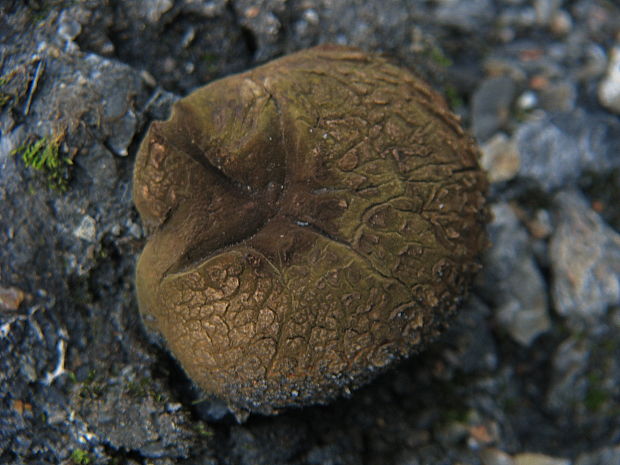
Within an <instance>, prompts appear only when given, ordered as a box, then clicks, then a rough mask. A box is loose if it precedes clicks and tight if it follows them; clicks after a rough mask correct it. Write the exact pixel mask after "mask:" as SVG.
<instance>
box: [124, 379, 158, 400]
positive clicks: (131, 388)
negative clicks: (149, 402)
mask: <svg viewBox="0 0 620 465" xmlns="http://www.w3.org/2000/svg"><path fill="white" fill-rule="evenodd" d="M127 392H128V393H129V395H130V396H132V397H135V398H137V399H142V398H145V397H151V398H152V399H153V400H154V401H155V402H157V403H160V404H161V403H163V402H165V401H166V398H165V396H164V395H163V394H161V393H159V392H157V391H156V390H155V387H154V386H153V381H152V380H151V379H149V378H146V377H145V378H142V379H140V380H139V381H131V382H129V383H127Z"/></svg>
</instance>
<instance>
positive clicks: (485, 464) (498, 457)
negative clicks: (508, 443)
mask: <svg viewBox="0 0 620 465" xmlns="http://www.w3.org/2000/svg"><path fill="white" fill-rule="evenodd" d="M480 459H481V460H482V465H514V461H513V460H512V457H511V456H510V455H508V454H507V453H506V452H504V451H502V450H499V449H496V448H493V447H489V448H486V449H483V450H482V451H480Z"/></svg>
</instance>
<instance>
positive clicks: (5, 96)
mask: <svg viewBox="0 0 620 465" xmlns="http://www.w3.org/2000/svg"><path fill="white" fill-rule="evenodd" d="M13 75H14V73H9V74H5V75H3V76H0V109H1V108H4V107H5V106H6V105H8V104H9V102H11V100H12V98H13V97H12V96H11V94H9V93H8V92H7V90H6V86H7V84H8V83H9V82H11V79H12V78H13Z"/></svg>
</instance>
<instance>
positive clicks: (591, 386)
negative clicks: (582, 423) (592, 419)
mask: <svg viewBox="0 0 620 465" xmlns="http://www.w3.org/2000/svg"><path fill="white" fill-rule="evenodd" d="M608 400H609V393H608V392H607V391H606V390H605V389H603V387H602V386H601V377H600V376H599V375H597V374H595V373H592V374H590V375H589V376H588V391H587V392H586V398H585V400H584V402H585V405H586V408H587V409H588V410H590V411H591V412H598V411H600V409H601V407H603V405H604V404H605V403H607V401H608Z"/></svg>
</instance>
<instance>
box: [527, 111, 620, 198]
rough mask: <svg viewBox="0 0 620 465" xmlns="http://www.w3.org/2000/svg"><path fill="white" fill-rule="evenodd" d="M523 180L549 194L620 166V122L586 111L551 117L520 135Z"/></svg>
mask: <svg viewBox="0 0 620 465" xmlns="http://www.w3.org/2000/svg"><path fill="white" fill-rule="evenodd" d="M516 138H517V145H518V149H519V154H520V158H521V165H520V170H519V176H520V177H522V178H526V179H528V180H532V181H534V182H535V183H536V184H537V185H538V186H539V187H540V188H542V189H543V190H545V191H553V190H555V189H558V188H560V187H561V186H567V185H570V184H574V183H575V182H576V181H577V180H578V179H579V177H580V176H581V175H582V173H583V172H585V171H592V172H599V173H600V172H604V171H606V170H610V169H612V168H614V167H618V166H620V157H618V156H617V154H618V153H619V151H620V122H618V121H617V119H615V118H610V117H608V116H605V115H589V114H586V113H585V112H584V111H583V110H575V111H574V112H569V113H559V114H555V115H547V116H544V117H543V118H542V119H540V120H537V121H532V122H529V123H526V124H524V125H523V126H521V127H520V128H519V129H518V130H517V133H516Z"/></svg>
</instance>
